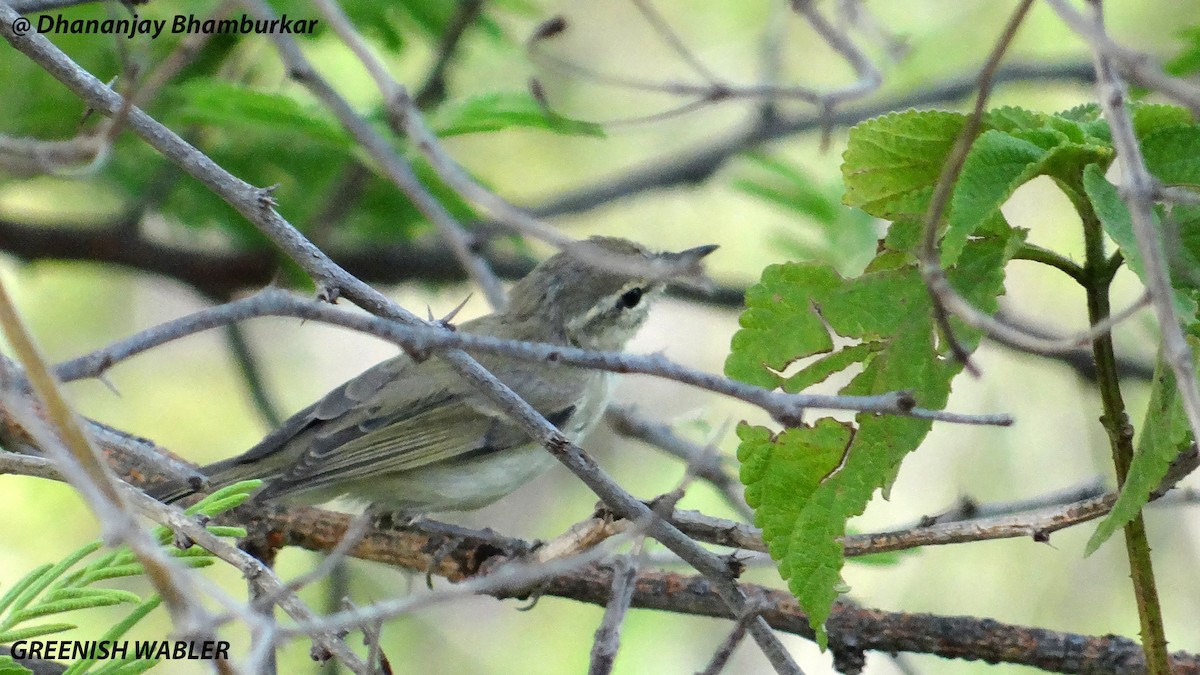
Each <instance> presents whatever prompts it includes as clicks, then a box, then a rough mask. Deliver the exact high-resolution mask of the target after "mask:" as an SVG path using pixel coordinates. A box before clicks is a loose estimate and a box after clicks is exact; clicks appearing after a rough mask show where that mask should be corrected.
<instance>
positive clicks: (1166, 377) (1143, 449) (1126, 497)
mask: <svg viewBox="0 0 1200 675" xmlns="http://www.w3.org/2000/svg"><path fill="white" fill-rule="evenodd" d="M1188 342H1189V343H1190V346H1191V348H1192V351H1193V353H1196V350H1197V349H1198V348H1200V340H1197V339H1196V338H1195V337H1193V336H1189V337H1188ZM1191 445H1192V432H1191V428H1190V427H1189V426H1188V420H1187V415H1186V414H1185V413H1184V412H1183V404H1182V403H1181V401H1180V398H1179V389H1178V387H1176V381H1175V375H1174V374H1173V373H1172V372H1171V369H1170V368H1169V367H1167V365H1166V364H1165V363H1164V362H1163V358H1162V356H1161V354H1160V355H1159V358H1158V363H1157V364H1156V365H1155V367H1154V381H1153V383H1152V384H1151V385H1150V405H1149V406H1148V407H1147V408H1146V418H1145V420H1144V421H1143V422H1142V430H1141V436H1140V437H1139V438H1138V444H1137V451H1136V452H1135V453H1134V455H1133V462H1132V463H1130V465H1129V473H1128V474H1127V475H1126V477H1125V484H1124V485H1122V486H1121V494H1120V495H1119V496H1118V497H1117V501H1116V503H1115V504H1113V508H1112V511H1110V512H1109V514H1108V516H1106V517H1105V518H1104V520H1102V521H1100V525H1099V526H1098V527H1097V528H1096V531H1095V532H1093V533H1092V536H1091V538H1090V539H1088V543H1087V548H1086V549H1084V554H1085V555H1091V554H1092V553H1094V552H1095V551H1096V549H1098V548H1100V545H1101V544H1103V543H1104V542H1105V541H1107V540H1108V538H1109V537H1111V536H1112V535H1113V533H1114V532H1116V531H1117V530H1118V529H1120V528H1122V527H1124V526H1125V525H1127V524H1128V523H1129V522H1130V521H1132V520H1133V519H1134V518H1136V517H1137V515H1138V514H1139V513H1141V511H1142V507H1143V506H1145V505H1146V502H1148V501H1149V500H1150V494H1151V493H1152V492H1154V490H1155V489H1156V488H1157V487H1158V486H1159V485H1160V484H1162V481H1163V478H1165V477H1166V475H1167V471H1168V470H1169V469H1170V468H1171V462H1174V461H1175V458H1176V457H1178V456H1179V453H1181V452H1183V451H1185V450H1187V449H1188V448H1190V447H1191Z"/></svg>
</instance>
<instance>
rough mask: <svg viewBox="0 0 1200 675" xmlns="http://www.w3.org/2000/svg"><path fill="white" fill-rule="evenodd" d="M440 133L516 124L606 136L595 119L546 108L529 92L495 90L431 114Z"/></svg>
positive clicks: (559, 131)
mask: <svg viewBox="0 0 1200 675" xmlns="http://www.w3.org/2000/svg"><path fill="white" fill-rule="evenodd" d="M428 122H429V127H430V128H431V129H432V130H433V132H434V133H436V134H437V135H438V136H443V137H444V136H457V135H460V134H472V133H478V132H481V131H500V130H502V129H509V128H513V127H525V128H531V129H544V130H546V131H552V132H554V133H557V134H566V135H570V136H595V137H597V138H603V137H604V129H603V128H602V127H601V126H600V125H599V124H595V123H593V122H583V121H581V120H573V119H570V118H568V117H563V116H562V115H558V114H556V113H553V112H551V111H549V110H546V109H545V108H544V107H543V106H542V105H541V104H539V103H538V102H537V100H536V99H534V97H533V96H532V95H530V94H529V93H527V92H496V93H491V94H483V95H480V96H472V97H470V98H466V99H455V100H451V101H447V102H446V103H444V104H442V105H440V106H438V108H437V109H436V110H434V111H433V112H432V113H430V114H429V116H428Z"/></svg>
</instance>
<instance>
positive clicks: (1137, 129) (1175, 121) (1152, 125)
mask: <svg viewBox="0 0 1200 675" xmlns="http://www.w3.org/2000/svg"><path fill="white" fill-rule="evenodd" d="M1130 110H1131V113H1132V117H1133V133H1134V134H1135V135H1137V137H1138V140H1141V139H1144V138H1145V137H1146V136H1148V135H1149V134H1150V133H1152V132H1154V131H1157V130H1158V129H1162V128H1164V127H1179V126H1187V125H1190V124H1191V123H1192V113H1191V112H1190V111H1188V109H1187V108H1180V107H1179V106H1177V105H1166V104H1164V103H1136V104H1134V105H1131V106H1130Z"/></svg>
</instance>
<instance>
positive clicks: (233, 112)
mask: <svg viewBox="0 0 1200 675" xmlns="http://www.w3.org/2000/svg"><path fill="white" fill-rule="evenodd" d="M170 92H171V93H172V94H173V95H174V97H175V100H176V103H175V106H176V107H175V108H174V110H173V111H172V113H173V114H174V115H175V116H177V117H178V119H179V120H180V121H182V122H185V123H192V124H213V125H216V126H219V127H221V128H222V129H223V130H224V131H226V132H236V131H237V130H239V129H240V130H252V131H255V132H259V133H262V132H266V133H269V134H271V135H272V136H274V137H276V138H280V139H287V143H289V144H290V145H291V146H294V147H297V148H299V147H301V146H303V145H304V144H305V143H321V144H325V145H332V146H335V147H339V148H350V147H352V139H351V138H350V136H349V134H347V133H346V131H345V130H343V129H342V127H341V125H339V124H338V123H337V122H336V121H334V120H332V119H330V118H328V117H326V116H325V115H324V114H322V113H320V112H318V111H316V110H309V109H307V108H305V107H304V106H302V105H300V103H299V102H298V101H296V100H295V99H293V98H291V97H290V96H286V95H284V94H274V93H269V92H265V91H259V90H257V89H251V88H249V87H246V86H243V85H240V84H236V83H233V82H229V81H228V80H222V79H220V78H207V77H198V78H193V79H191V80H189V81H188V82H187V83H185V84H182V85H179V86H176V87H172V88H171V89H170Z"/></svg>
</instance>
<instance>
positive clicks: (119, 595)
mask: <svg viewBox="0 0 1200 675" xmlns="http://www.w3.org/2000/svg"><path fill="white" fill-rule="evenodd" d="M44 598H45V602H55V601H58V600H79V601H84V602H86V601H91V600H95V601H96V603H97V604H96V606H97V607H99V606H101V605H115V604H119V603H122V602H130V603H134V604H136V603H139V602H141V601H142V598H141V596H139V595H138V594H136V593H130V592H129V591H122V590H119V589H116V588H55V589H52V590H50V591H49V592H47V593H46V595H45V596H44Z"/></svg>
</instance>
